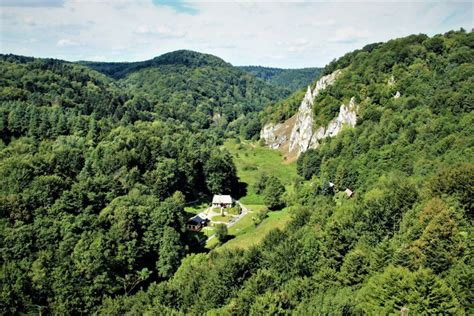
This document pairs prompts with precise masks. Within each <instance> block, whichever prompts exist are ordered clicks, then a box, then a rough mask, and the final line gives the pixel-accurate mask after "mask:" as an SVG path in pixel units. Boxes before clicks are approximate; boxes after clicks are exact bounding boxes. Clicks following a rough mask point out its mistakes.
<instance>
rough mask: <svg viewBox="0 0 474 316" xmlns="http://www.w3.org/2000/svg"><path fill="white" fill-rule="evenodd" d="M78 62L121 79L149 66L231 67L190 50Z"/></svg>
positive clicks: (220, 60)
mask: <svg viewBox="0 0 474 316" xmlns="http://www.w3.org/2000/svg"><path fill="white" fill-rule="evenodd" d="M78 64H81V65H84V66H87V67H89V68H92V69H94V70H96V71H98V72H101V73H103V74H105V75H107V76H109V77H111V78H114V79H122V78H124V77H126V76H127V75H128V74H130V73H132V72H136V71H138V70H141V69H144V68H150V67H160V66H165V65H180V66H186V67H191V68H198V67H207V66H211V67H231V64H229V63H226V62H225V61H224V60H222V59H221V58H219V57H216V56H213V55H210V54H203V53H198V52H194V51H190V50H177V51H174V52H170V53H166V54H163V55H160V56H158V57H155V58H153V59H150V60H145V61H139V62H94V61H79V62H78Z"/></svg>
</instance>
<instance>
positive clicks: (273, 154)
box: [207, 140, 296, 249]
mask: <svg viewBox="0 0 474 316" xmlns="http://www.w3.org/2000/svg"><path fill="white" fill-rule="evenodd" d="M224 147H225V148H226V149H227V150H228V151H229V152H231V153H232V156H233V157H234V162H235V165H236V167H237V174H238V176H239V178H240V181H242V182H245V183H247V184H248V187H247V194H246V195H245V196H244V197H242V198H241V199H240V201H241V202H242V203H243V204H244V205H245V206H246V207H247V208H248V209H249V211H250V213H249V214H247V215H246V216H245V217H243V218H242V219H241V220H240V221H239V222H238V223H237V224H235V225H234V226H232V227H231V228H230V229H229V234H230V235H233V236H235V238H233V239H231V240H230V241H228V242H227V243H225V244H224V245H222V246H221V247H219V248H220V249H229V248H248V247H250V246H252V245H255V244H257V243H258V242H260V240H262V239H263V237H265V235H266V234H267V233H268V232H269V231H270V230H272V229H273V228H279V227H284V226H285V225H286V223H287V222H288V221H289V220H290V212H289V210H288V209H286V208H285V209H283V210H281V211H274V212H269V214H268V217H267V218H266V219H265V220H264V221H263V222H262V223H261V224H260V225H259V226H257V227H255V226H254V224H253V221H252V216H253V214H252V213H253V212H258V211H259V210H261V209H263V208H264V207H265V205H264V204H263V197H262V196H261V195H258V194H256V193H255V191H254V190H253V184H254V183H255V180H256V179H257V177H258V175H259V174H260V173H262V172H266V173H268V174H273V175H275V176H277V177H278V178H279V179H280V180H281V181H282V182H283V183H284V184H285V186H286V187H287V190H289V189H291V183H292V182H293V179H294V178H295V177H296V164H295V163H292V164H285V163H284V162H283V158H282V156H281V154H280V153H279V152H278V151H276V150H271V149H269V148H266V147H261V146H259V145H257V144H254V143H249V142H242V143H240V144H237V143H236V142H235V141H234V140H228V141H226V142H225V144H224ZM216 245H217V240H216V239H213V240H211V241H210V242H209V244H208V245H207V247H208V248H213V247H215V246H216Z"/></svg>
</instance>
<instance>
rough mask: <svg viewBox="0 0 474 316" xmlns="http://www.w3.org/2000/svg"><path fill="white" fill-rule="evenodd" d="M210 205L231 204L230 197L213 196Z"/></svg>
mask: <svg viewBox="0 0 474 316" xmlns="http://www.w3.org/2000/svg"><path fill="white" fill-rule="evenodd" d="M212 204H232V198H231V197H230V195H218V194H216V195H214V197H213V198H212Z"/></svg>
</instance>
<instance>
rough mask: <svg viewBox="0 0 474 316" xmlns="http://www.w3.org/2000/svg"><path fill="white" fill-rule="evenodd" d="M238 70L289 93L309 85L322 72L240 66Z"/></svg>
mask: <svg viewBox="0 0 474 316" xmlns="http://www.w3.org/2000/svg"><path fill="white" fill-rule="evenodd" d="M239 68H240V69H242V70H243V71H245V72H248V73H250V74H252V75H254V76H255V77H257V78H260V79H263V80H265V81H266V82H269V83H271V84H273V85H275V86H278V87H282V88H285V89H287V90H290V91H291V92H293V91H296V90H298V89H301V88H303V87H305V86H307V85H308V84H311V83H312V82H314V80H315V79H316V78H317V77H318V76H319V75H320V74H321V72H322V71H323V68H301V69H281V68H270V67H262V66H241V67H239Z"/></svg>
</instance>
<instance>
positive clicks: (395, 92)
mask: <svg viewBox="0 0 474 316" xmlns="http://www.w3.org/2000/svg"><path fill="white" fill-rule="evenodd" d="M0 69H1V75H0V131H1V140H0V225H1V229H0V234H1V236H0V254H1V263H2V269H1V273H0V283H1V285H2V286H1V293H0V313H2V314H13V313H45V314H82V313H83V314H91V313H96V314H108V315H117V314H119V315H122V314H143V313H148V314H166V315H184V314H192V315H199V314H207V315H266V314H271V315H287V314H297V315H308V314H309V315H315V314H331V315H342V314H345V315H350V314H371V315H372V314H373V315H385V314H398V313H400V312H401V311H402V312H404V313H409V314H410V315H431V314H450V315H451V314H453V315H468V314H472V313H473V312H474V310H473V304H474V302H473V296H472V284H473V281H474V278H473V273H472V272H473V257H472V250H473V247H474V242H473V225H472V224H473V220H474V205H473V204H474V201H473V196H474V93H473V91H474V33H472V32H471V33H468V32H466V31H464V30H460V31H451V32H448V33H446V34H443V35H436V36H434V37H428V36H426V35H412V36H408V37H405V38H400V39H394V40H391V41H388V42H386V43H375V44H371V45H368V46H366V47H364V48H361V49H360V50H356V51H353V52H350V53H348V54H346V55H344V56H342V57H341V58H339V59H337V60H335V61H333V62H331V63H330V64H329V65H327V66H326V67H325V68H324V70H323V73H324V74H328V73H331V72H333V71H334V70H336V69H340V70H342V74H341V76H340V77H339V78H338V79H337V80H336V82H335V83H334V85H333V86H331V87H329V88H328V89H326V90H325V91H324V92H322V93H321V94H320V95H318V97H317V98H316V100H315V104H317V105H318V106H315V107H314V119H315V122H317V123H319V124H325V123H327V122H328V121H329V120H331V119H332V118H333V117H334V116H335V115H337V111H338V110H339V107H340V104H341V103H345V102H347V101H348V100H349V99H350V98H352V97H355V99H356V103H357V104H358V106H359V110H358V121H357V126H356V127H355V128H353V129H350V128H347V129H344V130H343V131H342V132H341V133H340V134H339V135H337V136H336V137H334V138H327V139H326V140H325V141H323V143H322V144H321V145H320V146H319V147H318V148H316V149H313V150H308V151H306V152H305V153H303V154H302V155H301V156H300V157H299V159H298V161H297V163H296V164H297V171H298V178H297V179H296V180H295V181H293V183H291V190H289V189H288V185H287V186H286V187H284V186H282V185H281V184H280V183H278V181H277V180H275V179H274V178H273V177H271V175H270V177H269V178H270V180H269V178H266V179H264V180H262V179H258V181H257V183H256V188H255V190H256V191H258V190H262V191H266V190H270V189H268V188H271V191H278V192H279V196H282V198H281V199H278V201H275V200H272V199H268V201H266V203H267V204H269V206H271V207H270V209H271V212H279V211H278V209H280V208H281V207H283V206H286V207H287V209H288V211H289V212H290V213H291V220H290V221H289V223H288V224H287V225H286V226H283V227H279V228H277V229H274V230H272V231H271V232H269V233H268V234H267V235H266V236H265V237H264V238H263V240H262V242H261V243H259V244H258V245H256V246H252V247H248V248H246V249H238V248H232V249H225V248H224V249H219V247H218V248H216V249H215V250H212V251H210V252H205V251H203V249H202V248H201V247H199V245H196V244H194V243H193V242H192V240H189V239H188V236H187V234H186V232H185V223H186V219H187V217H186V213H185V211H184V206H185V204H186V203H188V202H190V201H194V200H196V199H206V198H208V197H209V196H211V195H212V194H214V193H230V194H232V195H234V196H236V197H238V196H239V195H242V194H245V186H242V183H241V182H240V180H239V178H238V177H237V172H236V167H235V164H234V162H233V157H232V155H231V154H230V153H229V152H227V151H226V150H225V149H223V148H222V146H221V145H222V143H223V141H224V140H225V139H229V138H234V139H239V141H240V139H254V140H255V139H257V138H258V135H259V132H260V129H261V126H262V123H264V122H266V121H268V120H274V121H279V120H284V119H286V118H288V117H290V116H291V115H293V114H294V113H295V111H296V110H297V106H298V105H297V103H298V101H297V100H298V99H299V100H301V98H300V97H299V95H300V94H301V92H299V91H298V90H297V89H298V88H297V87H296V86H295V88H294V89H293V91H291V92H293V94H292V95H291V96H290V92H289V91H288V90H286V89H282V88H279V87H278V85H274V84H270V83H268V82H265V81H263V80H261V79H259V78H256V77H254V76H253V75H251V74H249V73H246V72H244V71H242V70H241V69H238V68H235V67H233V66H232V65H230V64H228V63H226V62H224V61H222V60H221V59H219V58H217V57H214V56H211V55H204V54H199V53H195V52H190V51H177V52H174V53H170V54H166V55H163V56H160V57H157V58H155V59H153V60H151V61H147V62H142V63H88V62H81V63H70V62H64V61H60V60H53V59H36V58H29V57H22V56H14V55H1V56H0ZM313 79H314V80H315V79H317V78H316V77H315V78H313ZM287 97H288V98H287ZM255 146H259V145H258V144H255ZM282 163H283V162H282ZM248 172H249V171H248ZM330 184H334V185H330ZM346 188H350V189H351V190H352V191H353V192H354V195H353V196H352V197H351V198H348V197H347V195H346V194H345V193H344V192H343V191H344V190H345V189H346ZM284 191H286V192H285V193H283V192H284Z"/></svg>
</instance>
